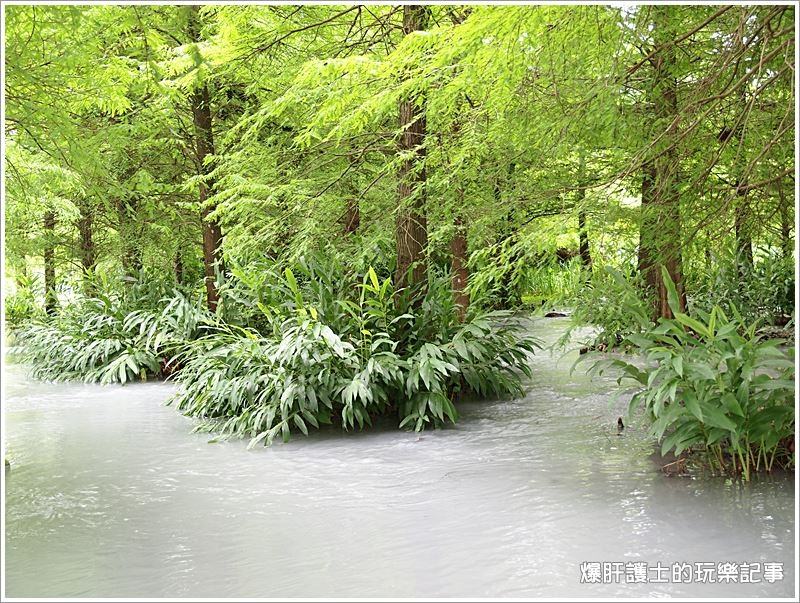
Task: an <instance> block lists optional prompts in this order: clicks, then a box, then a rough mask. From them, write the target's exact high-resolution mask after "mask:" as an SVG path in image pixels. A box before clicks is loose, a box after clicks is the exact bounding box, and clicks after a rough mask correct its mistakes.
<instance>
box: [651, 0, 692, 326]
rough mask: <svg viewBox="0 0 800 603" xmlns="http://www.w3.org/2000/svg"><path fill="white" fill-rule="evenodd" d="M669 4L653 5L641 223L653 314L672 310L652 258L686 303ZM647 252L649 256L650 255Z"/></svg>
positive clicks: (664, 314) (667, 315)
mask: <svg viewBox="0 0 800 603" xmlns="http://www.w3.org/2000/svg"><path fill="white" fill-rule="evenodd" d="M673 10H674V9H673V7H671V6H653V7H652V13H653V39H654V41H655V44H656V47H657V52H656V53H655V55H654V56H653V62H654V74H653V85H652V105H653V112H654V115H653V117H654V118H655V119H654V126H655V127H654V135H655V136H659V135H661V134H663V136H661V137H660V139H659V142H658V143H656V144H654V146H653V149H652V150H653V152H654V153H655V155H654V158H653V160H652V163H653V168H654V173H653V176H654V179H653V191H652V193H653V198H652V201H651V203H650V205H651V206H652V210H654V211H652V212H650V213H652V214H653V215H652V219H653V220H654V222H651V221H650V219H648V218H646V217H645V216H643V221H642V223H643V226H646V228H647V230H648V232H646V233H644V232H643V233H642V234H644V235H645V236H644V239H645V244H646V245H647V246H649V245H650V240H652V241H653V245H652V248H653V249H654V250H655V252H656V253H655V255H654V256H653V255H650V254H649V253H646V254H645V256H646V260H647V262H646V264H645V270H646V271H650V272H652V271H654V270H655V271H656V275H652V274H650V275H649V278H648V279H647V280H648V282H651V280H652V278H653V276H656V277H657V282H656V298H655V301H654V312H653V315H654V316H655V317H664V318H671V317H672V310H671V309H670V307H669V304H668V303H667V289H666V287H665V285H664V282H663V280H662V278H661V275H660V274H659V273H658V272H660V271H658V269H657V267H656V266H655V265H654V262H660V263H661V264H662V265H663V266H664V267H665V268H666V270H667V272H668V274H669V276H670V278H671V279H672V281H673V282H674V283H675V287H676V288H677V290H678V298H679V299H678V301H679V309H680V311H684V310H685V308H686V293H685V291H684V283H683V268H682V259H681V218H680V194H679V189H678V178H679V175H678V171H679V157H678V149H677V148H676V146H675V145H676V143H677V138H678V119H677V116H678V84H677V79H676V77H675V47H674V46H673V41H674V39H675V31H674V26H673V24H672V23H671V19H670V17H671V12H672V11H673ZM648 256H649V257H648Z"/></svg>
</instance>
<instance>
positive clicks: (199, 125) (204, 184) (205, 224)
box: [188, 6, 224, 312]
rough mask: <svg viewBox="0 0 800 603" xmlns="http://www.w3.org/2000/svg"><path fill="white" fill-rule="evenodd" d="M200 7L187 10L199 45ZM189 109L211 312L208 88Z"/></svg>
mask: <svg viewBox="0 0 800 603" xmlns="http://www.w3.org/2000/svg"><path fill="white" fill-rule="evenodd" d="M199 9H200V7H199V6H189V7H188V15H189V20H188V24H189V27H188V29H189V38H190V40H191V41H192V42H195V43H196V42H199V41H200V25H199V19H198V15H197V13H198V11H199ZM189 101H190V104H191V108H192V121H193V123H194V134H195V136H194V138H195V161H196V164H197V173H198V175H199V176H203V177H204V178H203V179H202V180H201V181H200V185H199V201H200V208H201V209H200V218H201V221H202V228H203V265H204V268H205V285H206V303H207V305H208V309H209V310H211V311H212V312H214V311H215V310H216V309H217V304H218V303H219V288H218V286H217V270H219V272H220V274H221V273H223V272H224V264H223V260H222V229H221V228H220V225H219V223H218V222H217V221H216V220H214V219H211V218H209V215H210V214H211V213H212V212H213V211H214V209H215V208H214V207H213V206H209V205H208V204H207V203H206V202H207V200H208V197H209V196H210V192H211V190H213V188H214V183H213V182H211V181H209V179H208V178H207V176H208V174H209V172H210V169H209V166H208V165H207V163H206V159H207V157H208V156H210V155H213V154H214V133H213V129H212V125H213V124H212V118H211V98H210V94H209V91H208V86H207V85H206V84H205V83H204V84H202V85H200V86H199V87H198V88H197V89H196V90H195V91H194V92H193V93H192V94H191V96H190V99H189Z"/></svg>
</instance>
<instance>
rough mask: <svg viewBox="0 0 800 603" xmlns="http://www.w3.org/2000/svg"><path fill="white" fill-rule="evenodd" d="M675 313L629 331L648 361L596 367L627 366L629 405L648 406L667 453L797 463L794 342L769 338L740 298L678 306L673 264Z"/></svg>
mask: <svg viewBox="0 0 800 603" xmlns="http://www.w3.org/2000/svg"><path fill="white" fill-rule="evenodd" d="M664 280H665V284H666V285H667V289H668V292H669V298H670V307H671V308H672V311H673V313H674V318H673V319H660V320H659V323H658V325H656V326H654V327H653V328H651V329H648V330H646V331H645V332H643V333H641V334H631V335H628V337H627V340H628V342H630V343H631V344H632V345H634V346H636V347H637V348H638V349H639V350H640V351H641V353H642V354H644V357H645V359H646V360H647V363H648V366H647V367H645V368H641V367H640V366H637V365H636V364H634V363H632V362H627V361H625V360H622V359H605V360H600V361H598V362H596V363H595V364H594V366H593V370H594V371H596V372H602V371H604V370H606V369H608V368H609V367H614V368H616V369H617V370H619V371H620V374H621V376H620V379H619V381H620V383H622V382H623V381H624V382H628V383H630V382H633V384H634V388H633V391H634V394H633V397H632V398H631V402H630V409H629V410H630V412H633V411H634V410H636V409H637V408H639V407H641V408H643V409H644V412H645V415H646V417H647V418H648V420H649V421H650V428H651V432H652V435H653V436H654V437H656V438H657V439H658V440H659V441H660V442H661V452H662V454H665V453H667V452H668V451H673V452H674V453H675V454H676V455H679V454H681V453H683V452H684V451H690V452H692V453H699V454H701V455H703V456H704V457H705V459H706V461H707V463H708V464H709V465H710V466H712V467H714V468H715V469H718V470H719V471H721V472H723V473H736V474H741V475H742V476H743V477H744V479H749V478H750V475H751V474H752V472H753V471H759V470H762V469H763V470H767V471H770V470H772V468H773V467H774V466H775V464H776V463H779V464H781V465H784V466H792V465H793V464H794V447H793V442H794V371H795V367H794V361H793V356H794V350H793V349H792V348H789V349H788V350H787V349H783V347H782V344H783V343H784V342H782V341H780V340H776V339H771V340H767V339H763V338H762V337H761V336H760V335H759V334H758V333H757V328H758V325H759V323H758V322H755V323H748V322H747V321H745V320H744V319H743V318H742V316H741V314H740V313H739V312H738V311H737V310H736V308H735V306H732V308H731V312H732V314H731V316H729V315H728V314H727V313H726V312H725V311H724V310H723V309H722V308H721V307H720V306H714V307H713V308H712V309H711V311H710V312H705V311H702V310H697V311H696V312H695V314H694V316H690V315H687V314H685V313H682V312H680V311H679V305H678V299H677V292H676V290H675V286H674V284H673V283H672V281H671V280H670V279H669V277H668V275H667V274H666V272H665V273H664Z"/></svg>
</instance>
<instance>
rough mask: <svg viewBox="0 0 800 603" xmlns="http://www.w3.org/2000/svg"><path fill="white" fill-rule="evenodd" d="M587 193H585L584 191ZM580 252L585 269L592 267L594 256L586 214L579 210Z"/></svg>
mask: <svg viewBox="0 0 800 603" xmlns="http://www.w3.org/2000/svg"><path fill="white" fill-rule="evenodd" d="M584 192H585V191H584ZM578 250H579V254H580V257H581V264H582V265H583V267H584V268H590V267H591V266H592V254H591V251H590V249H589V233H588V231H587V230H586V212H585V211H583V210H582V209H579V210H578Z"/></svg>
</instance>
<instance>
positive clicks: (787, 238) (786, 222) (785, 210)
mask: <svg viewBox="0 0 800 603" xmlns="http://www.w3.org/2000/svg"><path fill="white" fill-rule="evenodd" d="M778 199H779V203H780V214H781V252H782V253H783V257H785V258H788V257H791V255H792V251H794V241H793V240H792V224H793V223H794V221H793V220H792V219H791V218H790V215H789V214H790V211H791V208H790V206H789V204H788V203H787V200H786V192H785V191H784V190H783V182H778Z"/></svg>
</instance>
